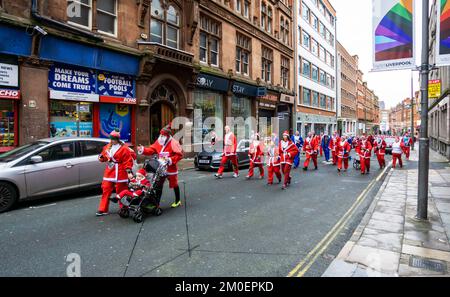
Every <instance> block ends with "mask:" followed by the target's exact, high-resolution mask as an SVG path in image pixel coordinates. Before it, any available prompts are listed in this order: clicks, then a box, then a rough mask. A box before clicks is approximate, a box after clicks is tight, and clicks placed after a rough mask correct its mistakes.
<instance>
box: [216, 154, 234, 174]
mask: <svg viewBox="0 0 450 297" xmlns="http://www.w3.org/2000/svg"><path fill="white" fill-rule="evenodd" d="M228 160H230V161H231V163H232V164H233V171H234V173H236V174H238V173H239V167H238V161H237V156H236V155H234V156H225V155H224V156H223V157H222V161H221V162H220V167H219V171H218V172H217V174H219V175H222V173H223V172H224V171H225V166H226V165H227V162H228Z"/></svg>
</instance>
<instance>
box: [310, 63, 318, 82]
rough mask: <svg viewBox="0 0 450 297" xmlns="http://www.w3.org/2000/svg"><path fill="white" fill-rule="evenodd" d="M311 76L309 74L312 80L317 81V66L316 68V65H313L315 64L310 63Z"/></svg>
mask: <svg viewBox="0 0 450 297" xmlns="http://www.w3.org/2000/svg"><path fill="white" fill-rule="evenodd" d="M311 69H312V76H311V78H312V79H313V80H314V81H319V68H317V66H315V65H312V68H311Z"/></svg>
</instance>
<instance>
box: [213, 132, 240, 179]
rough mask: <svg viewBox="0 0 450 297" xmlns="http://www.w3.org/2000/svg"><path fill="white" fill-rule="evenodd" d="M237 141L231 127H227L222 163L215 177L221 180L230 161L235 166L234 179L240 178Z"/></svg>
mask: <svg viewBox="0 0 450 297" xmlns="http://www.w3.org/2000/svg"><path fill="white" fill-rule="evenodd" d="M236 150H237V139H236V136H235V135H234V133H233V132H231V128H230V126H225V137H224V140H223V154H222V161H221V162H220V167H219V171H217V173H216V174H215V177H216V178H218V179H221V178H222V177H223V172H224V171H225V166H226V165H227V163H228V162H229V161H230V162H231V164H232V166H233V171H234V174H233V178H238V177H239V166H238V160H237V153H236Z"/></svg>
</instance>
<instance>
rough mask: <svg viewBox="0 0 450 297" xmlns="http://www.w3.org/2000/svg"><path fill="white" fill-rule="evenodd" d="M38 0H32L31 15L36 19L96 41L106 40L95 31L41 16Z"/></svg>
mask: <svg viewBox="0 0 450 297" xmlns="http://www.w3.org/2000/svg"><path fill="white" fill-rule="evenodd" d="M37 1H38V0H32V1H31V16H32V17H33V18H34V19H35V20H37V21H40V22H43V23H46V24H49V25H52V26H53V27H57V28H61V29H63V30H65V31H68V32H70V33H73V34H76V35H79V36H82V37H86V38H90V39H93V40H95V41H99V42H103V41H104V40H103V38H102V37H100V36H98V35H96V34H93V33H90V32H86V31H83V30H81V29H78V28H74V27H71V26H69V25H67V24H65V23H63V22H59V21H56V20H53V19H51V18H48V17H44V16H41V15H40V13H39V11H38V3H37Z"/></svg>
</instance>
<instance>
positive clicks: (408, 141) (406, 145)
mask: <svg viewBox="0 0 450 297" xmlns="http://www.w3.org/2000/svg"><path fill="white" fill-rule="evenodd" d="M402 142H403V152H404V153H405V156H406V159H407V160H409V155H410V154H411V146H412V145H413V139H412V138H411V137H409V134H406V135H405V136H404V137H403V139H402Z"/></svg>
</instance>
